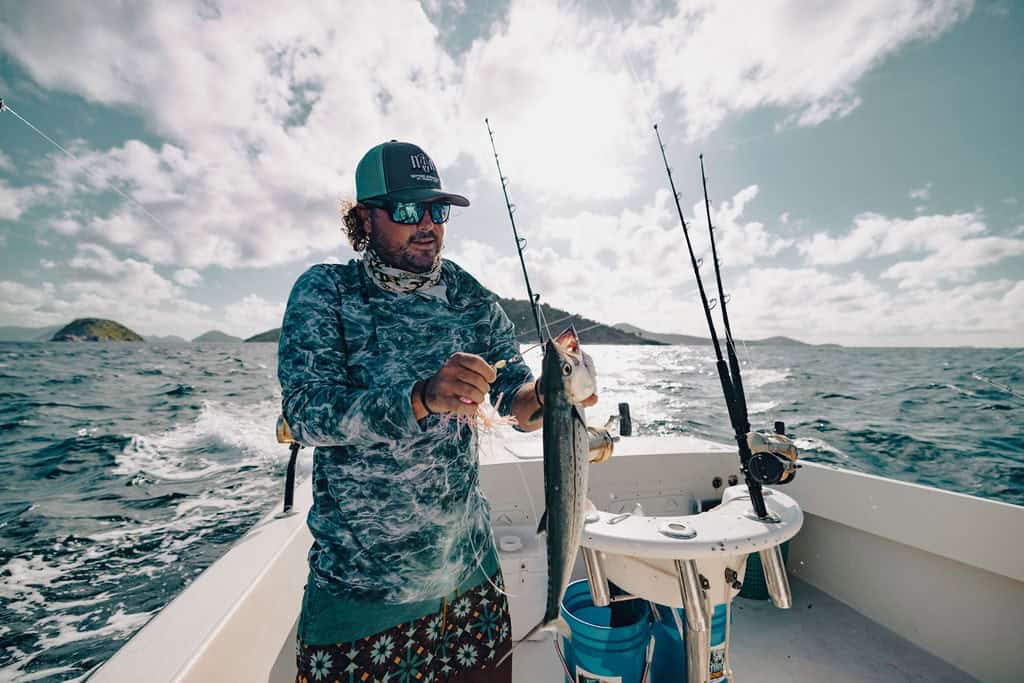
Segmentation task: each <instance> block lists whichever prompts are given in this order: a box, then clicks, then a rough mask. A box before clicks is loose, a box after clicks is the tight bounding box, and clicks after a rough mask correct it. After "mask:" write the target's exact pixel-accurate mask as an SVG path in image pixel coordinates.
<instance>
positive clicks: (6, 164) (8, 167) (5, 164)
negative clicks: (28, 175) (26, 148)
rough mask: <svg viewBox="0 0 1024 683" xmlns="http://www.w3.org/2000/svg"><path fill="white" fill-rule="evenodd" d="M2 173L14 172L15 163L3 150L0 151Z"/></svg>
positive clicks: (0, 169)
mask: <svg viewBox="0 0 1024 683" xmlns="http://www.w3.org/2000/svg"><path fill="white" fill-rule="evenodd" d="M0 171H4V172H13V171H14V161H12V160H11V157H9V156H7V155H6V154H4V152H3V150H0Z"/></svg>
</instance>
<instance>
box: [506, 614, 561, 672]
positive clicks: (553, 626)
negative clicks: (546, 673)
mask: <svg viewBox="0 0 1024 683" xmlns="http://www.w3.org/2000/svg"><path fill="white" fill-rule="evenodd" d="M543 631H553V632H555V633H558V634H560V635H562V636H564V637H566V638H568V639H569V640H572V631H571V630H569V622H567V621H566V620H565V619H563V618H562V617H561V616H557V617H555V618H554V619H552V620H551V621H542V622H540V623H539V624H537V625H536V626H534V627H533V628H531V629H530V630H529V631H527V632H526V635H525V636H523V637H522V638H521V639H520V640H518V641H516V643H515V644H513V645H512V649H511V650H509V651H508V652H506V653H505V655H504V656H503V657H502V658H501V659H499V660H498V663H497V664H495V665H494V666H495V668H497V667H499V666H501V664H502V662H504V661H505V660H506V659H508V658H509V657H511V656H512V653H513V652H515V651H516V650H517V649H518V648H519V646H520V645H522V644H523V643H525V642H526V641H528V640H529V639H530V638H532V637H534V636H535V635H537V634H538V633H542V632H543Z"/></svg>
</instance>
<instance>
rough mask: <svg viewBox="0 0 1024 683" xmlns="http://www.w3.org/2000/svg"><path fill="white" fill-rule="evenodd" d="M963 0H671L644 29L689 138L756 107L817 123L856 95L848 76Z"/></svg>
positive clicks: (961, 8) (945, 25)
mask: <svg viewBox="0 0 1024 683" xmlns="http://www.w3.org/2000/svg"><path fill="white" fill-rule="evenodd" d="M972 6H973V2H971V0H939V1H937V2H926V1H925V0H908V1H906V2H899V3H893V2H888V1H887V0H867V1H865V0H850V1H848V2H828V3H817V4H814V5H808V4H806V3H795V2H787V1H786V0H774V1H770V2H756V3H750V2H742V1H741V0H734V1H727V2H721V1H719V0H697V1H692V2H691V1H688V2H683V1H680V2H678V4H677V5H676V7H675V9H674V12H673V15H672V16H671V17H669V18H667V19H665V20H663V21H661V22H659V23H658V25H657V26H655V27H647V28H646V29H644V32H645V34H646V35H647V37H648V39H649V41H650V45H652V46H653V50H654V59H655V65H656V67H655V71H656V73H657V74H659V77H660V78H661V79H662V88H663V89H665V90H667V91H669V92H671V93H675V95H676V96H677V97H678V99H679V101H680V102H681V104H682V106H683V107H684V109H685V111H686V115H687V130H688V132H689V134H690V136H691V137H697V136H700V135H704V134H706V133H708V132H709V131H711V130H713V129H714V128H715V127H717V126H718V125H719V124H720V123H721V122H722V121H723V119H725V117H726V116H728V115H730V114H732V113H736V112H744V111H749V110H751V109H754V108H757V107H762V106H779V107H785V108H791V109H796V112H795V113H794V114H792V115H790V116H789V117H787V122H791V123H796V124H798V125H801V126H812V125H817V124H819V123H821V122H823V121H825V120H828V119H831V118H839V117H843V116H846V115H848V114H849V113H850V112H851V111H853V110H854V109H855V108H856V107H857V106H858V105H859V104H860V102H861V98H860V96H859V95H857V94H856V91H855V88H856V85H857V83H858V81H859V80H860V79H861V78H862V77H863V76H864V74H865V73H867V72H868V71H869V70H870V69H872V68H873V67H874V66H876V65H877V64H878V63H879V62H880V61H882V60H883V59H885V58H886V57H888V56H889V55H891V54H893V53H894V52H896V51H897V50H899V49H900V48H902V47H903V46H904V45H906V44H907V43H909V42H912V41H917V40H927V39H930V38H934V37H936V36H938V35H940V34H942V33H943V32H945V31H946V30H948V29H949V28H950V27H951V26H953V25H955V24H956V23H957V22H959V21H961V20H963V19H964V18H965V17H966V16H967V15H968V14H969V13H970V11H971V9H972Z"/></svg>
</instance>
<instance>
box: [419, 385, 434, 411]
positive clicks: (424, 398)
mask: <svg viewBox="0 0 1024 683" xmlns="http://www.w3.org/2000/svg"><path fill="white" fill-rule="evenodd" d="M420 403H422V404H423V410H425V411H427V415H434V414H435V413H434V411H433V410H431V409H430V406H428V405H427V380H425V379H424V380H420Z"/></svg>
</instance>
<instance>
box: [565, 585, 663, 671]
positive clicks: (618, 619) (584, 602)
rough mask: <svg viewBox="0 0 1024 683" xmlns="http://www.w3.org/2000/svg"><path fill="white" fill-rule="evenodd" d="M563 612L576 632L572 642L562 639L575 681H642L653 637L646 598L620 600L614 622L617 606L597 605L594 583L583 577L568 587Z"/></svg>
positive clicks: (566, 662)
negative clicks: (593, 593) (593, 588)
mask: <svg viewBox="0 0 1024 683" xmlns="http://www.w3.org/2000/svg"><path fill="white" fill-rule="evenodd" d="M561 612H562V618H563V619H565V620H566V621H567V622H568V623H569V630H570V631H571V632H572V641H567V640H565V639H564V638H563V639H562V644H563V647H564V648H565V664H566V666H567V667H568V669H569V673H570V674H571V675H572V676H573V677H574V678H570V679H568V680H569V681H570V682H571V683H602V682H603V681H604V680H606V679H609V678H611V679H614V680H616V681H621V683H640V680H641V678H642V677H643V674H644V665H645V663H646V660H647V648H648V646H649V644H650V640H651V622H650V608H649V607H648V606H647V602H646V601H644V600H629V601H627V602H621V603H617V604H616V605H615V607H614V617H615V623H614V624H613V623H612V619H613V608H612V607H610V606H609V607H595V606H594V601H593V598H592V597H591V595H590V584H589V583H587V580H586V579H582V580H580V581H574V582H572V583H570V584H569V587H568V588H566V590H565V596H564V597H563V598H562V609H561ZM652 680H654V679H652Z"/></svg>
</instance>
